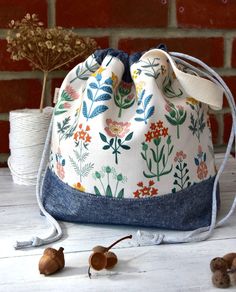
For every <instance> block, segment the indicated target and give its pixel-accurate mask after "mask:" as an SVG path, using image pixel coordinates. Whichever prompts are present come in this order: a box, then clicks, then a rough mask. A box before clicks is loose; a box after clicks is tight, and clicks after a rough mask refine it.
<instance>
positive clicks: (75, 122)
mask: <svg viewBox="0 0 236 292" xmlns="http://www.w3.org/2000/svg"><path fill="white" fill-rule="evenodd" d="M77 116H78V114H75V120H74V123H73V125H72V126H71V127H69V128H68V130H66V131H65V132H64V133H63V134H62V136H61V137H60V138H59V141H60V142H61V140H62V139H63V138H64V137H65V135H66V134H67V133H68V132H69V131H70V130H71V129H72V128H74V126H75V125H76V124H77Z"/></svg>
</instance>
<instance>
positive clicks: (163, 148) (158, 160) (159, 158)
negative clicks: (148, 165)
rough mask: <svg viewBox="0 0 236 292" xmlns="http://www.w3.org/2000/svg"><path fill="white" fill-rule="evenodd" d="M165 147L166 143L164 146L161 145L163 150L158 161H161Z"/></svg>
mask: <svg viewBox="0 0 236 292" xmlns="http://www.w3.org/2000/svg"><path fill="white" fill-rule="evenodd" d="M164 148H165V145H163V146H162V147H161V151H160V154H159V158H158V163H159V162H160V161H161V158H162V156H163V151H164Z"/></svg>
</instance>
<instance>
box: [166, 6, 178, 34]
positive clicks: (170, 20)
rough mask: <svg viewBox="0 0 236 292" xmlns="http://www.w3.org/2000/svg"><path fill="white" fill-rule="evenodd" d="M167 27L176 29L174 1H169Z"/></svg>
mask: <svg viewBox="0 0 236 292" xmlns="http://www.w3.org/2000/svg"><path fill="white" fill-rule="evenodd" d="M168 27H169V28H174V27H177V14H176V0H170V1H169V9H168Z"/></svg>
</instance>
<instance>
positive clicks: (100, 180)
mask: <svg viewBox="0 0 236 292" xmlns="http://www.w3.org/2000/svg"><path fill="white" fill-rule="evenodd" d="M99 181H100V183H101V185H102V189H103V192H104V194H105V193H106V191H105V188H104V185H103V183H102V180H101V178H99Z"/></svg>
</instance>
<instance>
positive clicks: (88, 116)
mask: <svg viewBox="0 0 236 292" xmlns="http://www.w3.org/2000/svg"><path fill="white" fill-rule="evenodd" d="M99 89H100V84H99V88H98V89H96V92H95V95H94V98H93V101H92V104H91V106H90V109H89V112H88V117H87V121H88V119H89V117H90V114H91V110H92V108H93V104H94V101H95V99H96V97H97V94H98V91H99Z"/></svg>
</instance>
